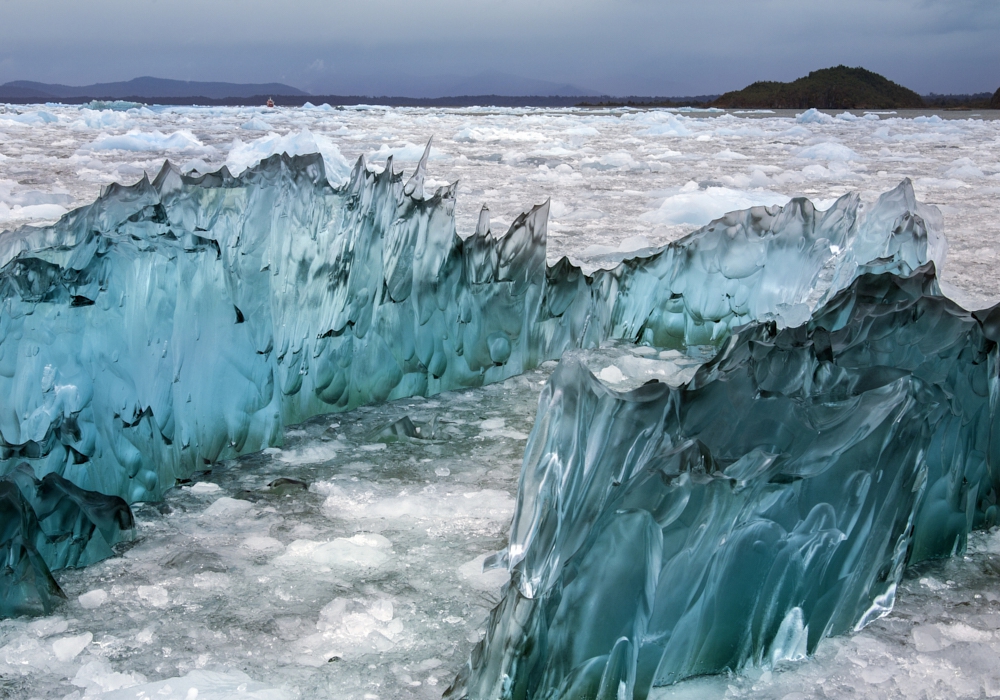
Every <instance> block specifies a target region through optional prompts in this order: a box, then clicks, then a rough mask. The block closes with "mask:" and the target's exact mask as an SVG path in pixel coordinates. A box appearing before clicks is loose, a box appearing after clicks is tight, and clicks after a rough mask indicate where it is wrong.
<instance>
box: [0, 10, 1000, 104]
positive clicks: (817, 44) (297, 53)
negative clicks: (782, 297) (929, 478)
mask: <svg viewBox="0 0 1000 700" xmlns="http://www.w3.org/2000/svg"><path fill="white" fill-rule="evenodd" d="M0 16H2V17H3V20H4V21H2V22H0V82H3V81H7V80H14V79H31V80H43V81H49V82H65V83H71V84H83V83H90V82H95V81H105V80H122V79H128V78H132V77H136V76H138V75H157V76H160V77H169V78H181V79H189V80H231V81H255V82H256V81H271V80H279V81H284V82H288V83H290V84H292V85H296V86H298V87H303V88H305V89H308V90H310V91H314V92H341V93H343V92H355V93H356V92H363V93H396V94H402V93H406V92H409V93H411V94H417V93H420V92H424V93H427V92H433V91H434V90H435V89H436V88H435V86H441V85H448V84H454V83H455V82H456V81H461V79H462V78H463V77H468V76H473V75H477V74H479V73H483V72H494V73H495V72H501V73H506V74H515V75H522V76H530V77H532V78H536V79H542V80H547V81H552V82H557V83H572V84H575V85H578V86H581V87H585V88H589V89H592V90H598V91H603V92H607V93H610V94H619V95H621V94H675V95H676V94H695V93H711V92H722V91H725V90H730V89H735V88H739V87H743V86H744V85H746V84H747V83H749V82H752V81H754V80H759V79H778V80H788V79H793V78H796V77H799V76H801V75H803V74H805V73H806V72H808V71H809V70H814V69H816V68H822V67H826V66H830V65H835V64H838V63H845V64H848V65H863V66H865V67H867V68H870V69H872V70H875V71H878V72H880V73H883V74H885V75H887V76H888V77H890V78H891V79H893V80H896V81H897V82H900V83H902V84H904V85H907V86H909V87H912V88H913V89H915V90H918V91H919V92H930V91H934V92H979V91H987V90H989V91H992V90H994V89H996V87H997V85H998V84H1000V71H997V66H1000V47H998V42H997V41H996V37H997V36H1000V3H998V2H997V1H996V0H948V1H947V2H944V1H941V0H864V1H862V0H839V1H838V2H825V3H816V2H801V0H795V1H793V0H742V1H738V0H701V1H699V2H697V3H689V2H683V3H680V2H665V1H664V0H616V1H612V0H576V1H571V0H489V1H486V0H465V1H464V2H456V1H455V0H423V1H422V2H404V1H401V0H367V1H365V2H362V1H358V0H354V1H352V2H331V1H329V0H323V1H319V0H289V1H286V2H274V1H272V0H214V1H213V2H211V3H206V2H204V0H171V1H169V2H168V1H167V0H128V1H126V0H100V1H99V2H95V3H81V2H79V1H78V0H0ZM449 81H451V83H449Z"/></svg>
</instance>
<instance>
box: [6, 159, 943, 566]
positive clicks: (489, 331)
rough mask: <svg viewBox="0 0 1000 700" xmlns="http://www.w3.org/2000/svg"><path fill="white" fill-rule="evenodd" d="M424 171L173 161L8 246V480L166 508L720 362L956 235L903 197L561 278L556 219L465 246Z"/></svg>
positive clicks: (748, 223)
mask: <svg viewBox="0 0 1000 700" xmlns="http://www.w3.org/2000/svg"><path fill="white" fill-rule="evenodd" d="M428 149H429V144H428ZM426 158H427V152H425V154H424V159H423V160H422V161H421V162H420V164H419V165H418V167H417V169H416V171H415V173H414V174H413V175H412V177H411V178H410V179H409V180H407V181H405V182H404V179H403V176H402V175H401V174H398V173H396V172H394V170H393V167H392V163H391V160H390V161H389V162H388V163H387V166H386V168H385V169H384V170H383V171H381V172H374V171H372V170H371V169H369V168H368V167H367V166H366V164H365V162H364V160H363V159H359V161H358V163H357V165H356V166H355V168H354V170H353V171H352V173H351V177H350V179H349V181H348V182H347V184H346V185H344V186H341V187H334V186H332V185H331V184H330V183H329V182H328V180H327V177H326V172H325V169H324V162H323V158H322V156H320V155H318V154H316V155H307V156H295V157H289V156H287V155H275V156H272V157H269V158H267V159H265V160H263V161H261V162H260V163H259V164H257V165H256V166H254V167H251V168H249V169H247V170H246V171H244V172H243V173H242V174H241V175H240V176H238V177H234V176H233V175H232V174H231V173H230V172H229V171H228V170H227V169H226V168H222V169H221V170H219V171H218V172H216V173H211V174H207V175H198V176H187V175H183V174H181V172H180V171H178V170H177V169H176V168H175V167H173V166H172V165H170V164H169V163H167V164H165V165H164V167H163V169H162V170H161V172H160V173H159V174H158V175H157V176H156V178H154V179H153V180H152V181H151V180H149V179H148V178H145V177H144V178H143V179H142V180H141V181H139V182H138V183H136V184H135V185H132V186H127V187H126V186H122V185H112V186H110V187H108V188H106V190H105V191H104V192H103V193H102V195H101V197H100V198H99V199H98V200H97V201H95V202H94V203H93V204H91V205H89V206H87V207H83V208H81V209H77V210H75V211H73V212H71V213H69V214H67V215H66V216H64V217H63V218H62V219H61V220H60V221H59V222H57V223H56V224H54V225H52V226H48V227H44V228H31V227H24V228H22V229H19V230H16V231H10V232H4V233H3V234H2V235H0V300H2V307H0V392H3V395H4V396H5V397H6V406H5V410H4V411H2V412H0V470H2V471H3V472H5V473H6V472H10V471H11V470H13V469H15V468H20V465H22V464H26V465H28V468H30V469H31V470H32V472H33V473H34V474H35V475H37V476H39V477H45V476H46V475H49V474H55V475H58V476H60V477H61V478H63V479H65V480H66V481H67V482H69V483H71V484H74V485H76V486H77V487H79V488H80V489H83V490H85V491H88V492H93V493H95V494H105V495H109V496H118V497H120V498H122V499H124V500H125V501H127V502H130V503H131V502H136V501H150V500H157V499H159V498H160V497H161V496H162V493H163V492H164V490H166V489H168V488H171V487H172V486H173V485H174V484H175V483H176V481H177V480H178V479H182V478H186V477H187V476H189V475H190V474H192V473H193V472H195V471H197V470H199V469H203V468H204V467H205V465H210V464H212V463H215V462H216V461H218V460H222V459H228V458H232V457H235V456H238V455H240V454H246V453H250V452H254V451H257V450H260V449H261V448H264V447H268V446H274V445H278V444H280V442H281V440H282V435H283V429H284V426H286V425H289V424H295V423H299V422H301V421H303V420H305V419H307V418H309V417H311V416H314V415H317V414H322V413H328V412H333V411H344V410H349V409H351V408H354V407H356V406H359V405H362V404H367V403H372V402H379V401H386V400H391V399H395V398H401V397H405V396H413V395H430V394H434V393H438V392H441V391H445V390H449V389H456V388H463V387H474V386H480V385H483V384H486V383H490V382H496V381H500V380H503V379H505V378H507V377H510V376H513V375H516V374H519V373H521V372H523V371H524V370H526V369H528V368H532V367H535V366H537V365H538V364H539V363H540V362H542V361H545V360H548V359H556V358H558V357H560V356H561V355H562V353H563V352H565V351H566V350H568V349H573V348H582V347H593V346H595V345H597V344H599V343H600V342H602V341H603V340H606V339H608V338H618V339H624V340H628V341H635V342H642V343H646V344H651V345H656V346H659V347H679V348H685V347H690V346H697V345H706V344H707V345H713V346H717V345H719V344H720V343H722V342H724V341H725V339H726V338H727V337H728V335H729V333H730V332H731V330H732V329H733V328H734V327H737V326H739V325H741V324H744V323H747V322H750V321H759V320H768V319H771V320H774V321H776V322H777V323H779V324H780V325H787V324H789V323H794V322H799V321H801V320H803V319H805V318H808V315H809V312H810V310H811V309H812V308H813V306H814V305H815V304H816V303H817V302H818V301H819V300H820V299H821V298H822V297H823V296H824V295H828V294H829V293H831V292H832V291H835V290H836V289H837V288H839V287H841V286H843V285H845V284H847V283H849V282H850V280H851V279H853V278H854V276H855V275H856V274H857V270H858V269H859V263H861V262H872V257H871V256H873V255H874V256H877V258H876V259H875V261H874V262H875V263H877V264H879V265H881V267H882V269H885V270H894V271H899V272H906V271H909V270H911V269H913V268H914V267H916V266H918V265H920V264H922V263H924V262H926V261H928V260H931V259H940V256H941V255H942V254H943V244H942V241H943V239H942V238H941V237H940V235H939V234H938V233H937V229H936V222H937V220H938V219H939V218H940V216H939V215H936V210H933V209H926V210H921V209H920V207H921V206H922V205H918V204H917V203H916V202H915V199H914V198H913V191H912V187H911V186H910V184H909V182H904V183H902V184H901V185H900V186H899V187H897V188H896V189H895V190H893V191H892V192H890V193H887V194H886V195H883V197H882V198H881V199H880V200H879V202H878V203H876V205H875V206H874V207H873V208H872V210H871V211H870V212H868V213H865V212H864V211H862V210H861V208H860V206H859V200H858V198H857V196H856V195H846V196H845V197H842V198H841V199H840V200H838V201H837V203H836V204H835V205H834V206H833V207H831V209H829V210H828V211H826V212H817V211H816V210H815V208H814V207H813V205H812V204H811V203H810V202H809V201H808V200H805V199H796V200H793V201H792V202H791V203H790V204H788V205H786V206H785V207H783V208H782V207H768V208H764V207H755V208H753V209H750V210H747V211H743V212H734V213H731V214H727V215H726V216H725V217H723V218H722V219H719V220H717V221H715V222H713V223H712V224H710V225H709V226H707V227H705V228H703V229H701V230H699V231H696V232H695V233H693V234H691V235H690V236H688V237H686V238H685V239H683V240H681V241H679V242H677V243H676V244H673V245H670V246H667V247H665V248H664V249H662V250H660V251H658V252H656V253H654V254H653V255H651V256H649V257H645V258H637V259H635V260H630V261H626V262H624V263H623V264H621V265H620V266H619V267H617V268H616V269H614V270H610V271H601V272H598V273H597V274H595V275H594V276H587V275H584V274H583V273H582V272H581V271H580V270H579V268H576V267H575V266H573V265H571V264H570V263H569V261H568V260H566V259H562V260H560V261H559V262H558V263H556V264H555V265H553V266H552V267H548V266H547V265H546V259H545V241H546V219H547V212H548V206H547V204H543V205H540V206H537V207H534V208H533V209H531V210H530V211H528V212H526V213H524V214H522V215H521V216H519V217H518V218H517V219H516V220H515V221H514V223H513V224H512V225H511V226H510V229H509V230H508V231H507V232H506V234H504V235H503V236H500V237H496V236H494V235H493V234H492V232H491V230H490V224H489V213H488V211H487V210H486V209H485V208H484V210H483V213H482V215H481V217H480V221H479V225H478V226H477V230H476V232H475V233H474V234H473V235H472V236H470V237H468V238H466V239H462V238H460V237H459V236H458V235H457V233H456V231H455V223H454V207H455V192H456V186H455V185H450V186H445V187H440V188H438V189H437V190H436V191H434V192H433V193H425V192H424V178H425V172H426ZM919 213H922V214H923V216H920V215H918V214H919ZM43 556H45V555H44V553H43ZM46 561H49V560H48V559H46ZM56 565H58V562H49V566H50V568H52V567H53V566H56Z"/></svg>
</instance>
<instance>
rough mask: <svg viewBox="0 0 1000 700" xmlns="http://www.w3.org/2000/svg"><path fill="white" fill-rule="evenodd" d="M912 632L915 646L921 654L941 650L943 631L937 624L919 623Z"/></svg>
mask: <svg viewBox="0 0 1000 700" xmlns="http://www.w3.org/2000/svg"><path fill="white" fill-rule="evenodd" d="M910 634H911V635H912V636H913V646H914V647H916V649H917V651H919V652H920V653H921V654H926V653H929V652H934V651H940V650H941V647H942V643H941V631H940V630H939V629H938V628H937V626H936V625H917V626H916V627H914V628H913V630H912V631H911V633H910Z"/></svg>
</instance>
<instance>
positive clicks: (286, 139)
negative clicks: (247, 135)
mask: <svg viewBox="0 0 1000 700" xmlns="http://www.w3.org/2000/svg"><path fill="white" fill-rule="evenodd" d="M276 153H287V154H288V155H290V156H298V155H306V154H310V153H319V154H321V155H322V156H323V163H324V165H325V166H326V177H327V179H328V180H329V181H330V182H331V183H333V184H335V185H339V184H340V183H342V182H344V181H346V180H347V176H348V175H350V173H351V165H350V163H348V162H347V159H346V158H344V156H343V155H342V154H341V153H340V148H339V147H338V146H337V144H335V143H334V142H333V141H332V140H331V139H330V138H329V137H327V136H323V135H321V134H314V133H312V132H311V131H309V130H308V129H303V130H302V131H299V132H293V133H289V134H286V135H284V136H281V135H279V134H275V133H271V134H268V135H267V136H262V137H260V138H259V139H256V140H254V141H251V142H250V143H243V142H242V141H241V140H240V139H235V140H234V141H233V145H232V147H231V148H230V150H229V156H228V157H227V158H226V166H227V167H228V168H229V170H230V172H232V173H233V174H234V175H238V174H239V173H242V172H243V171H244V170H246V169H247V168H252V167H253V166H255V165H257V163H259V162H260V161H261V160H263V159H265V158H267V157H269V156H272V155H274V154H276Z"/></svg>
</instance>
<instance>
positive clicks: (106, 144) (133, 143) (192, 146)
mask: <svg viewBox="0 0 1000 700" xmlns="http://www.w3.org/2000/svg"><path fill="white" fill-rule="evenodd" d="M84 150H90V151H136V152H149V151H178V152H181V153H201V154H206V153H212V152H214V151H215V149H214V148H212V147H211V146H206V145H205V144H203V143H202V142H201V141H199V140H198V138H197V137H196V136H195V135H194V134H192V133H191V132H190V131H187V130H186V129H183V130H180V131H175V132H173V133H172V134H164V133H163V132H162V131H142V130H141V129H131V130H130V131H128V132H127V133H124V134H101V135H100V136H98V137H97V138H96V139H94V140H93V142H91V144H90V145H89V146H87V147H86V148H85V149H84Z"/></svg>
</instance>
